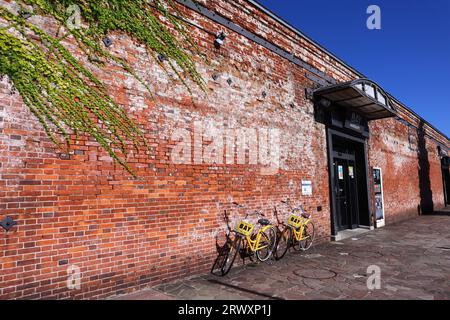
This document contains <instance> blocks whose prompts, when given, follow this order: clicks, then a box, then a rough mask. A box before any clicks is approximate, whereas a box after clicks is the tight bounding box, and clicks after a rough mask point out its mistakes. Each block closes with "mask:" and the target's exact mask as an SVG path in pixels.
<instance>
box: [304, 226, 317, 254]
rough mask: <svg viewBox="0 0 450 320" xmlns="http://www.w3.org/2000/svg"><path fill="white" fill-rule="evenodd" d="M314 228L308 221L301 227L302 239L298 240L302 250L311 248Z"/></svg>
mask: <svg viewBox="0 0 450 320" xmlns="http://www.w3.org/2000/svg"><path fill="white" fill-rule="evenodd" d="M315 232H316V230H315V228H314V223H312V222H308V223H307V224H306V225H305V227H304V228H303V234H302V240H300V246H301V247H302V250H303V251H306V250H308V249H309V248H311V246H312V243H313V241H314V237H315V235H316V233H315Z"/></svg>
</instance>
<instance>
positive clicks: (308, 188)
mask: <svg viewBox="0 0 450 320" xmlns="http://www.w3.org/2000/svg"><path fill="white" fill-rule="evenodd" d="M302 195H304V196H312V182H311V181H307V180H302Z"/></svg>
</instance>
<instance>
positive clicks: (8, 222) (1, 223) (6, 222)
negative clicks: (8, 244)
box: [0, 216, 17, 231]
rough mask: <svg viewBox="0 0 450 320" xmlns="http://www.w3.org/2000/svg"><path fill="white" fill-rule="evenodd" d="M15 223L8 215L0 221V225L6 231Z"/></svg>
mask: <svg viewBox="0 0 450 320" xmlns="http://www.w3.org/2000/svg"><path fill="white" fill-rule="evenodd" d="M16 224H17V222H16V221H14V219H13V218H11V217H10V216H7V217H6V218H4V219H3V220H2V221H0V226H2V227H3V229H5V230H6V231H9V230H11V228H12V227H14V226H15V225H16Z"/></svg>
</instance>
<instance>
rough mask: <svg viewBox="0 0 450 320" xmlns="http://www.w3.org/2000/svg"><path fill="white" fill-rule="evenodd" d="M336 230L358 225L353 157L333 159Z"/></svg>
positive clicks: (352, 227)
mask: <svg viewBox="0 0 450 320" xmlns="http://www.w3.org/2000/svg"><path fill="white" fill-rule="evenodd" d="M333 164H334V171H335V175H334V176H335V183H334V186H335V190H334V192H335V199H336V209H337V227H338V230H339V231H341V230H345V229H354V228H357V227H358V224H359V223H358V192H357V190H358V188H357V177H356V172H357V171H356V168H355V160H354V159H352V160H351V159H339V158H335V159H334V162H333Z"/></svg>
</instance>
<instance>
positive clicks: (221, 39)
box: [214, 31, 227, 49]
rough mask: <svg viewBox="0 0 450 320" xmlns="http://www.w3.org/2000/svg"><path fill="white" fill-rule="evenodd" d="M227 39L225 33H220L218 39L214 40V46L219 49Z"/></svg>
mask: <svg viewBox="0 0 450 320" xmlns="http://www.w3.org/2000/svg"><path fill="white" fill-rule="evenodd" d="M226 37H227V35H226V34H225V33H223V31H220V32H219V33H218V34H217V36H216V39H215V40H214V46H215V47H216V48H217V49H219V48H220V47H221V46H222V44H223V42H224V41H225V38H226Z"/></svg>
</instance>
